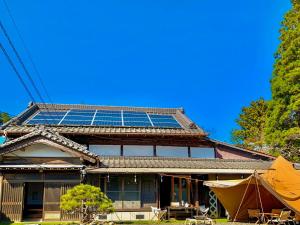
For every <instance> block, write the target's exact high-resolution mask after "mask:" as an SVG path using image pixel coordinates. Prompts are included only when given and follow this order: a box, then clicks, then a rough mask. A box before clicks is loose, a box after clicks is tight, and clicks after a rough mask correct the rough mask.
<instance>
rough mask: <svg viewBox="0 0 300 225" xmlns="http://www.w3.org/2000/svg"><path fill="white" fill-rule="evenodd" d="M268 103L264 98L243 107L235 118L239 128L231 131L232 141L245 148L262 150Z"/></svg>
mask: <svg viewBox="0 0 300 225" xmlns="http://www.w3.org/2000/svg"><path fill="white" fill-rule="evenodd" d="M267 110H268V105H267V102H266V101H265V100H264V99H262V98H261V99H259V100H257V101H252V102H251V103H250V105H249V106H247V107H243V108H242V112H241V113H240V115H239V118H238V119H237V120H236V123H237V124H238V126H239V128H238V129H235V130H233V131H232V134H231V136H232V141H233V142H234V143H235V144H237V145H239V146H241V147H245V148H249V149H253V150H258V151H262V150H264V148H265V122H266V115H267Z"/></svg>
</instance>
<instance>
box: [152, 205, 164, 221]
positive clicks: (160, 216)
mask: <svg viewBox="0 0 300 225" xmlns="http://www.w3.org/2000/svg"><path fill="white" fill-rule="evenodd" d="M151 211H152V212H153V213H154V216H153V217H152V220H154V218H155V217H156V218H157V221H161V220H163V219H166V215H167V210H166V209H159V208H157V207H152V206H151Z"/></svg>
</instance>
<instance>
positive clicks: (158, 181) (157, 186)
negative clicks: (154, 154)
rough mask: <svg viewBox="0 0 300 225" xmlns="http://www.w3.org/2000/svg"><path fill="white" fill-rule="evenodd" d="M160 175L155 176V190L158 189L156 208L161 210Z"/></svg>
mask: <svg viewBox="0 0 300 225" xmlns="http://www.w3.org/2000/svg"><path fill="white" fill-rule="evenodd" d="M159 178H160V177H159V175H156V176H155V189H156V196H155V197H156V206H157V207H158V208H159V209H160V207H161V205H160V180H159Z"/></svg>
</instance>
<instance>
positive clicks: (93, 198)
mask: <svg viewBox="0 0 300 225" xmlns="http://www.w3.org/2000/svg"><path fill="white" fill-rule="evenodd" d="M60 208H61V209H62V210H65V211H67V212H69V213H76V212H79V213H80V214H81V220H82V222H83V223H88V222H90V221H91V220H92V216H93V215H94V214H107V213H111V212H113V211H114V208H113V204H112V201H111V200H110V199H109V198H108V197H107V196H106V195H105V194H104V193H103V192H102V191H101V189H100V188H98V187H94V186H91V185H87V184H79V185H77V186H75V187H73V188H71V189H69V190H68V191H67V193H66V194H64V195H63V196H61V203H60Z"/></svg>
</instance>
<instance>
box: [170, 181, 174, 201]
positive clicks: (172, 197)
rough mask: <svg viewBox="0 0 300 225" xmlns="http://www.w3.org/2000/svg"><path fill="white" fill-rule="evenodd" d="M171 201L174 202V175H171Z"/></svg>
mask: <svg viewBox="0 0 300 225" xmlns="http://www.w3.org/2000/svg"><path fill="white" fill-rule="evenodd" d="M171 201H172V202H174V201H175V199H174V177H171Z"/></svg>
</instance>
